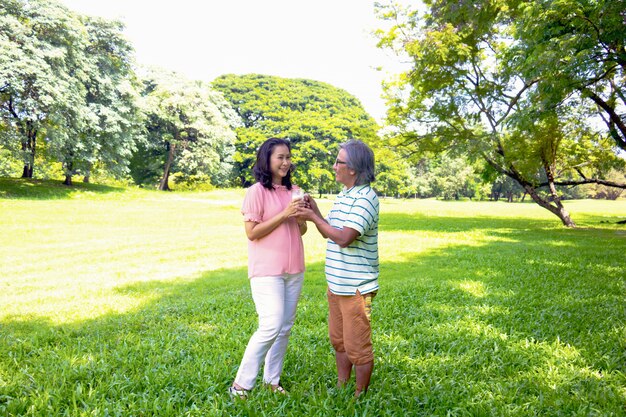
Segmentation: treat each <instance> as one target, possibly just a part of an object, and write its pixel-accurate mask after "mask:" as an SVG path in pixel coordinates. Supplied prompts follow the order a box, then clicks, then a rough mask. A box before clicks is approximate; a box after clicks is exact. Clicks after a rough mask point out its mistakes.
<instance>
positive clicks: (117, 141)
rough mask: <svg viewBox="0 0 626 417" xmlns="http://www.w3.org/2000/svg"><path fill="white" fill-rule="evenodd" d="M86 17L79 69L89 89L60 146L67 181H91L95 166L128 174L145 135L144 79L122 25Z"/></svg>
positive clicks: (57, 150) (83, 82) (58, 158)
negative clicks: (135, 66) (139, 77)
mask: <svg viewBox="0 0 626 417" xmlns="http://www.w3.org/2000/svg"><path fill="white" fill-rule="evenodd" d="M81 20H82V22H83V25H84V28H85V34H86V41H85V47H84V49H83V51H82V63H81V68H80V69H78V68H77V71H80V72H81V74H82V85H83V86H84V88H85V93H84V97H83V101H82V103H81V104H82V105H81V106H80V107H79V108H77V109H75V111H74V113H73V114H74V116H75V120H73V122H74V124H73V126H72V129H71V135H70V137H68V138H67V140H65V141H62V142H61V141H59V142H60V143H58V146H57V147H56V153H57V160H59V161H61V162H62V163H63V168H64V173H65V184H67V185H70V184H71V182H72V176H73V175H74V174H76V173H82V174H83V175H84V179H85V181H88V180H89V175H90V172H91V169H92V167H93V166H94V165H96V164H97V165H98V166H99V167H101V168H104V169H106V171H107V172H109V173H110V174H113V175H115V176H118V177H119V176H123V175H125V174H126V173H127V168H128V164H129V160H130V157H131V155H132V152H133V151H134V150H135V145H136V141H137V140H139V139H140V137H141V134H142V133H141V123H142V114H141V112H140V110H139V105H138V101H139V100H138V99H139V95H138V89H139V83H138V82H137V80H136V78H135V73H134V69H133V64H134V62H133V51H132V48H131V46H130V44H129V43H128V41H127V40H126V39H125V38H124V36H123V34H122V30H123V25H122V24H121V23H120V22H115V21H108V20H104V19H100V18H90V17H86V16H85V17H81ZM68 127H69V126H68Z"/></svg>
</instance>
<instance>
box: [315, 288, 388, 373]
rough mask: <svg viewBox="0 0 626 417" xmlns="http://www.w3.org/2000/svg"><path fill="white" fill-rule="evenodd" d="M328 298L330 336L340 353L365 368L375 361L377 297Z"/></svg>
mask: <svg viewBox="0 0 626 417" xmlns="http://www.w3.org/2000/svg"><path fill="white" fill-rule="evenodd" d="M326 293H327V296H328V334H329V336H330V343H331V344H332V345H333V348H335V350H336V351H337V352H346V354H347V355H348V359H350V362H352V363H353V364H354V365H364V364H366V363H369V362H372V361H373V360H374V351H373V348H372V327H371V325H370V312H371V308H372V307H371V306H372V304H371V301H372V298H374V296H375V295H376V293H368V294H365V295H361V293H360V292H358V291H357V293H356V295H336V294H333V293H332V292H330V290H327V291H326Z"/></svg>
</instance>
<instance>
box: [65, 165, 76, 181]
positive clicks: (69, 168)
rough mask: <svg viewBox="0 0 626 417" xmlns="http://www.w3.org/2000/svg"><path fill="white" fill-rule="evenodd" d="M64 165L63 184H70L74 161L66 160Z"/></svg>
mask: <svg viewBox="0 0 626 417" xmlns="http://www.w3.org/2000/svg"><path fill="white" fill-rule="evenodd" d="M64 165H65V181H63V185H72V175H73V169H74V163H73V162H67V163H65V164H64Z"/></svg>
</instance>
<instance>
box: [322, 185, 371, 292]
mask: <svg viewBox="0 0 626 417" xmlns="http://www.w3.org/2000/svg"><path fill="white" fill-rule="evenodd" d="M378 211H379V204H378V197H377V196H376V193H375V192H374V190H373V189H372V187H370V185H369V184H367V185H356V186H354V187H352V188H350V189H345V188H344V190H343V191H342V192H341V193H339V195H338V196H337V199H336V200H335V204H334V205H333V208H332V210H331V211H330V213H328V217H327V218H326V220H327V221H328V223H329V224H330V225H331V226H332V227H334V228H335V229H343V228H344V227H349V228H351V229H354V230H356V231H357V232H359V236H358V237H357V238H356V239H355V241H354V242H352V243H351V244H350V245H349V246H348V247H347V248H342V247H340V246H339V245H337V244H336V243H335V242H333V241H332V240H330V239H329V240H328V243H327V246H326V268H325V272H326V281H327V282H328V288H329V289H330V291H331V292H332V293H333V294H337V295H354V294H356V291H357V290H359V292H360V293H361V294H367V293H369V292H372V291H377V290H378Z"/></svg>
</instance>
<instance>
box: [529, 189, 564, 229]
mask: <svg viewBox="0 0 626 417" xmlns="http://www.w3.org/2000/svg"><path fill="white" fill-rule="evenodd" d="M524 190H526V192H527V193H528V194H529V195H530V197H531V198H532V199H533V201H534V202H535V203H537V204H539V205H540V206H541V207H543V208H545V209H546V210H548V211H550V213H552V214H554V215H556V216H557V217H558V218H559V219H561V222H562V223H563V224H564V225H565V226H567V227H576V224H575V223H574V222H573V221H572V219H571V218H570V215H569V213H568V212H567V210H565V207H563V204H562V203H561V200H560V199H557V200H556V201H555V204H556V206H553V205H552V204H550V202H549V201H547V200H545V199H543V198H541V197H540V196H539V194H537V190H536V189H535V187H533V186H531V185H524Z"/></svg>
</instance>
